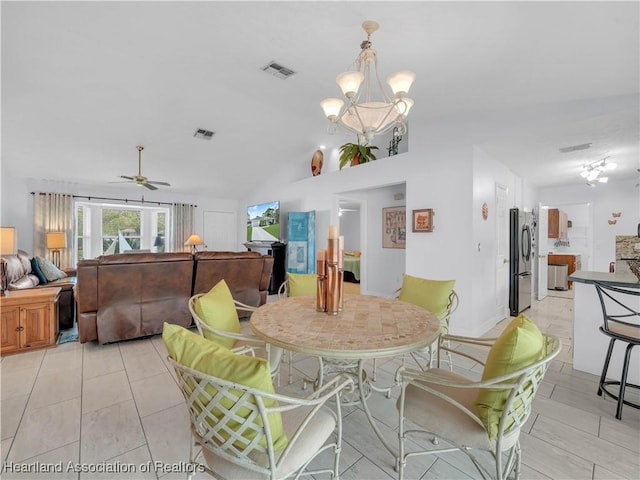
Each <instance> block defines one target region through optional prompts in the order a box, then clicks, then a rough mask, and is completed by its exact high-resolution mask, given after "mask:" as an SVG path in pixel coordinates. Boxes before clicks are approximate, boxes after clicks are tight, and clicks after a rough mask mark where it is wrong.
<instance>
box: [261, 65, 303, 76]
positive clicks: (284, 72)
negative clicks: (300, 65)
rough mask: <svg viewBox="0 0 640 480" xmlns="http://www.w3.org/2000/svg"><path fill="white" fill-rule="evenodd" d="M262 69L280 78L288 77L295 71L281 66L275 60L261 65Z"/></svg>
mask: <svg viewBox="0 0 640 480" xmlns="http://www.w3.org/2000/svg"><path fill="white" fill-rule="evenodd" d="M262 71H263V72H267V73H270V74H271V75H273V76H274V77H278V78H282V79H285V78H289V77H290V76H291V75H293V74H294V73H296V72H294V71H293V70H291V69H290V68H287V67H283V66H282V65H280V64H279V63H276V62H270V63H267V64H266V65H265V66H264V67H262Z"/></svg>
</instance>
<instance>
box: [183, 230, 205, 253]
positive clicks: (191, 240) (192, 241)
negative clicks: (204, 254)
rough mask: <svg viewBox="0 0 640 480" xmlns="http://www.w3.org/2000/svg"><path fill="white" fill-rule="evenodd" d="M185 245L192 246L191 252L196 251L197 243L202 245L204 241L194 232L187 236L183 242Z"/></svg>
mask: <svg viewBox="0 0 640 480" xmlns="http://www.w3.org/2000/svg"><path fill="white" fill-rule="evenodd" d="M184 244H185V245H190V246H191V247H192V250H191V253H196V252H197V251H198V248H197V246H198V245H204V242H203V241H202V239H201V238H200V235H196V234H195V233H194V234H193V235H191V236H190V237H189V238H187V241H186V242H184Z"/></svg>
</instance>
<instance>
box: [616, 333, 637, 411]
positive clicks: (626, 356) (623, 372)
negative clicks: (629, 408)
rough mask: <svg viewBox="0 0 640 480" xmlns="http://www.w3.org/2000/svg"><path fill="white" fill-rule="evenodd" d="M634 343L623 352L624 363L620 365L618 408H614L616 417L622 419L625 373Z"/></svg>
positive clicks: (625, 382)
mask: <svg viewBox="0 0 640 480" xmlns="http://www.w3.org/2000/svg"><path fill="white" fill-rule="evenodd" d="M633 347H634V345H633V344H632V343H630V344H629V345H627V349H626V351H625V354H624V364H623V365H622V377H620V393H619V394H618V408H617V409H616V418H617V419H618V420H622V405H623V404H624V389H625V388H626V386H627V374H628V373H629V359H630V358H631V349H633Z"/></svg>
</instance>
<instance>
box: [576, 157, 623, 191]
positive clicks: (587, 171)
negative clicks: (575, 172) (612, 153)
mask: <svg viewBox="0 0 640 480" xmlns="http://www.w3.org/2000/svg"><path fill="white" fill-rule="evenodd" d="M608 158H609V157H605V158H603V159H602V160H598V161H596V162H592V163H589V164H587V165H583V166H582V171H581V172H580V176H581V177H582V178H584V179H585V180H586V181H587V185H589V186H590V187H593V186H594V182H599V183H607V182H608V181H609V177H602V176H601V175H602V174H603V173H604V172H606V171H608V170H614V169H615V168H616V167H617V166H618V165H617V164H615V163H612V162H609V163H607V159H608Z"/></svg>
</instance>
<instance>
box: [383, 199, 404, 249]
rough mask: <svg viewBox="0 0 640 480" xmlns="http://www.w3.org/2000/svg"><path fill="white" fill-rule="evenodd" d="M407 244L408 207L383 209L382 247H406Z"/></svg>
mask: <svg viewBox="0 0 640 480" xmlns="http://www.w3.org/2000/svg"><path fill="white" fill-rule="evenodd" d="M406 244H407V209H406V207H386V208H383V209H382V248H405V246H406Z"/></svg>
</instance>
